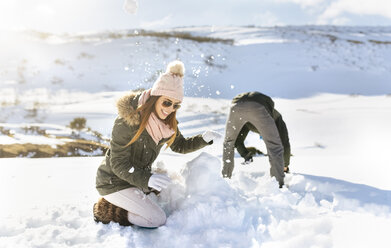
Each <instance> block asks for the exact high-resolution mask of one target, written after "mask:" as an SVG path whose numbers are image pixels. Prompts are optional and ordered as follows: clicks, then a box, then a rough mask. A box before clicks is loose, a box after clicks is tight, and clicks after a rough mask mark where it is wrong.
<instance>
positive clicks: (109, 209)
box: [93, 198, 132, 226]
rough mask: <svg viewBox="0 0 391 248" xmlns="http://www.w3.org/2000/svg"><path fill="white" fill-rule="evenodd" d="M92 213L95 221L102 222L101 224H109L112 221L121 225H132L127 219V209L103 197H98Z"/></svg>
mask: <svg viewBox="0 0 391 248" xmlns="http://www.w3.org/2000/svg"><path fill="white" fill-rule="evenodd" d="M93 213H94V220H95V222H96V223H99V222H102V223H103V224H109V223H110V222H111V221H112V222H115V223H118V224H120V225H121V226H131V225H132V223H130V222H129V220H128V211H126V210H125V209H123V208H120V207H117V206H116V205H114V204H111V203H110V202H108V201H106V200H105V199H104V198H100V199H99V200H98V202H97V203H95V204H94V208H93Z"/></svg>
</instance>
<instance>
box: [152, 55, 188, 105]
mask: <svg viewBox="0 0 391 248" xmlns="http://www.w3.org/2000/svg"><path fill="white" fill-rule="evenodd" d="M184 73H185V66H184V65H183V63H182V62H181V61H178V60H175V61H172V62H170V63H169V64H168V65H167V69H166V72H165V73H163V74H162V75H160V76H159V78H158V79H157V80H156V82H155V83H154V84H153V86H152V90H151V96H168V97H171V98H174V99H177V100H178V101H181V102H182V100H183V76H184Z"/></svg>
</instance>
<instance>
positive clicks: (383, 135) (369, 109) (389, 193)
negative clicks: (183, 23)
mask: <svg viewBox="0 0 391 248" xmlns="http://www.w3.org/2000/svg"><path fill="white" fill-rule="evenodd" d="M186 29H190V30H182V29H178V30H175V31H186V32H191V33H192V34H193V35H194V36H208V37H217V38H224V39H234V40H235V41H234V44H233V45H230V44H225V43H197V42H194V41H192V40H183V39H175V38H169V39H165V38H156V37H127V38H126V37H125V38H121V39H118V38H116V39H102V35H95V36H94V35H91V36H82V38H83V39H81V38H80V37H79V38H78V39H76V38H75V37H76V36H72V37H68V36H67V37H65V36H64V37H62V36H61V37H60V36H55V37H49V38H46V39H43V40H42V39H37V38H36V36H28V37H30V38H29V39H26V35H25V34H23V35H22V34H20V33H19V34H14V35H16V36H19V35H21V37H24V38H23V39H20V40H18V41H19V42H20V43H19V46H18V44H17V43H15V46H10V47H8V48H7V49H5V47H4V46H3V45H4V44H5V43H9V41H6V40H5V38H4V37H1V38H0V40H1V41H0V42H2V46H0V50H1V52H2V54H4V56H2V57H1V58H0V92H1V95H0V103H1V113H0V118H1V120H0V122H1V126H3V127H6V128H8V129H12V127H14V128H20V127H21V125H22V124H23V125H27V124H28V123H34V125H38V126H39V125H40V126H41V127H46V128H47V129H50V130H53V131H55V130H57V131H59V130H60V131H61V132H66V131H67V129H66V127H65V126H66V125H67V124H68V123H69V122H70V121H71V120H72V119H73V118H75V117H84V118H86V119H87V126H89V127H91V128H92V129H93V130H97V131H99V132H100V133H102V134H103V135H105V136H109V135H110V132H111V126H112V123H113V121H114V118H115V116H116V109H115V99H117V98H118V97H119V96H120V95H122V94H123V93H124V92H123V91H124V90H128V89H132V88H137V87H145V88H146V87H149V86H150V85H151V84H152V82H153V78H154V75H155V74H156V73H157V72H158V70H159V69H164V68H163V64H164V63H165V62H166V61H169V60H171V59H174V58H176V57H179V58H181V59H182V60H183V61H184V62H185V65H187V66H186V67H187V74H186V78H185V84H186V97H185V99H184V103H183V106H182V108H181V109H180V110H179V111H178V120H179V122H180V124H179V127H180V129H181V131H182V133H183V134H184V135H186V136H189V135H193V134H198V133H201V132H203V131H205V130H207V129H213V130H216V131H218V132H221V133H224V126H225V120H226V117H227V112H228V108H229V102H230V100H229V99H230V98H231V97H232V96H234V95H235V94H237V93H239V92H242V91H250V90H258V91H261V92H264V93H266V94H269V95H271V96H273V98H274V100H275V103H276V108H277V109H278V110H279V111H280V112H281V113H282V115H283V118H284V120H285V122H286V124H287V126H288V130H289V135H290V140H291V145H292V153H293V157H292V158H291V166H290V168H291V171H292V173H291V174H289V175H287V177H286V179H285V181H286V187H284V188H283V189H279V188H278V184H277V182H276V181H275V180H274V179H271V178H270V176H269V163H268V160H267V157H256V158H255V159H254V162H253V163H252V164H250V165H242V164H241V161H242V159H241V158H240V157H239V156H237V157H236V158H235V164H236V167H235V170H234V175H233V178H232V179H223V178H222V177H221V174H220V171H221V161H220V160H221V156H222V140H217V141H216V142H215V144H213V145H212V146H210V147H207V148H204V149H202V150H200V151H197V152H194V153H190V154H186V155H181V154H175V153H172V152H171V151H169V150H166V151H162V153H161V154H160V156H159V157H158V158H157V160H156V163H155V165H154V166H155V167H156V168H161V169H165V170H167V172H168V174H169V175H170V176H171V177H172V178H173V181H174V183H173V184H172V185H170V186H169V188H168V189H166V190H164V191H163V192H162V193H161V195H160V196H159V197H158V198H157V199H156V200H157V201H158V202H159V204H161V206H162V207H163V208H164V210H165V211H166V213H167V215H168V219H167V224H166V225H165V226H163V227H161V228H158V229H142V228H137V227H120V226H118V225H117V224H109V225H103V224H96V223H95V222H94V221H93V218H92V206H93V203H94V202H96V201H97V199H98V197H99V196H98V194H97V192H96V190H95V187H94V185H95V173H96V169H97V167H98V166H99V163H100V162H101V160H102V157H78V158H76V157H68V158H46V159H29V158H2V159H0V167H1V169H2V172H1V173H0V194H1V195H3V201H2V203H1V204H0V247H23V248H24V247H263V248H264V247H266V248H267V247H279V248H280V247H327V248H328V247H390V246H391V241H390V240H389V238H388V236H389V233H390V230H391V181H390V180H389V177H390V176H389V175H390V174H391V159H390V157H389V155H388V153H389V151H388V150H389V144H390V140H391V132H390V131H389V130H390V128H389V127H390V126H391V97H390V95H389V94H390V93H391V84H390V82H391V81H390V79H391V73H390V69H391V63H390V62H391V59H390V58H391V44H387V42H389V41H390V40H391V38H390V37H391V35H390V34H391V31H390V29H389V28H373V29H369V28H360V27H357V28H348V27H345V28H334V27H285V28H278V27H276V28H264V29H262V28H255V27H247V28H244V27H242V28H232V27H231V28H219V29H217V30H213V29H216V28H211V27H202V28H197V27H194V28H186ZM96 36H97V37H98V38H96ZM31 37H35V38H34V39H33V40H30V39H32V38H31ZM335 37H337V38H336V39H335V40H334V38H335ZM54 38H55V39H54ZM332 40H334V41H332ZM375 40H376V41H382V42H383V43H381V44H380V43H376V42H374V41H375ZM353 41H354V42H353ZM15 42H16V41H15ZM359 42H362V43H359ZM17 48H19V49H17ZM27 48H31V49H27ZM15 51H18V52H17V53H15ZM43 52H44V53H43ZM83 52H84V53H83ZM210 56H213V58H212V57H210ZM57 59H58V60H57ZM208 59H209V61H208ZM54 77H56V78H57V80H54V81H53V80H52V79H53V78H54ZM136 82H137V83H136ZM25 138H26V139H25V140H24V138H23V137H22V136H19V139H18V142H19V143H23V141H26V142H27V141H28V142H31V139H32V138H34V137H33V136H29V137H25ZM0 141H1V143H2V144H4V143H6V141H7V142H8V143H9V142H11V137H8V136H7V135H4V134H0ZM37 142H38V143H42V142H43V141H42V140H41V141H37ZM246 142H247V144H249V145H256V146H257V147H259V148H260V149H261V150H263V151H265V147H264V144H263V143H262V141H261V140H260V139H259V137H258V136H257V135H255V134H251V135H250V136H249V138H248V139H247V141H246Z"/></svg>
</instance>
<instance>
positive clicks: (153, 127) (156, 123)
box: [138, 89, 175, 145]
mask: <svg viewBox="0 0 391 248" xmlns="http://www.w3.org/2000/svg"><path fill="white" fill-rule="evenodd" d="M150 96H151V89H149V90H145V91H144V92H143V93H141V96H140V98H139V99H138V105H139V106H140V105H142V104H144V103H145V102H146V101H147V100H148V98H149V97H150ZM145 128H146V129H147V132H148V133H149V135H151V137H152V139H153V140H154V141H155V143H156V145H157V144H158V143H159V141H160V140H161V139H163V138H169V137H171V136H172V135H173V134H174V133H175V131H174V130H172V129H171V128H170V126H169V125H167V124H165V123H164V122H163V121H162V120H160V119H159V117H157V116H156V114H155V112H152V113H151V115H150V116H149V119H148V123H147V126H146V127H145Z"/></svg>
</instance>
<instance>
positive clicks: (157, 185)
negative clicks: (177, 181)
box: [148, 174, 171, 191]
mask: <svg viewBox="0 0 391 248" xmlns="http://www.w3.org/2000/svg"><path fill="white" fill-rule="evenodd" d="M170 183H171V178H169V177H168V176H166V175H164V174H152V176H151V177H150V178H149V181H148V187H151V188H154V189H156V190H157V191H161V190H162V189H165V188H167V186H168V185H169V184H170Z"/></svg>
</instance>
